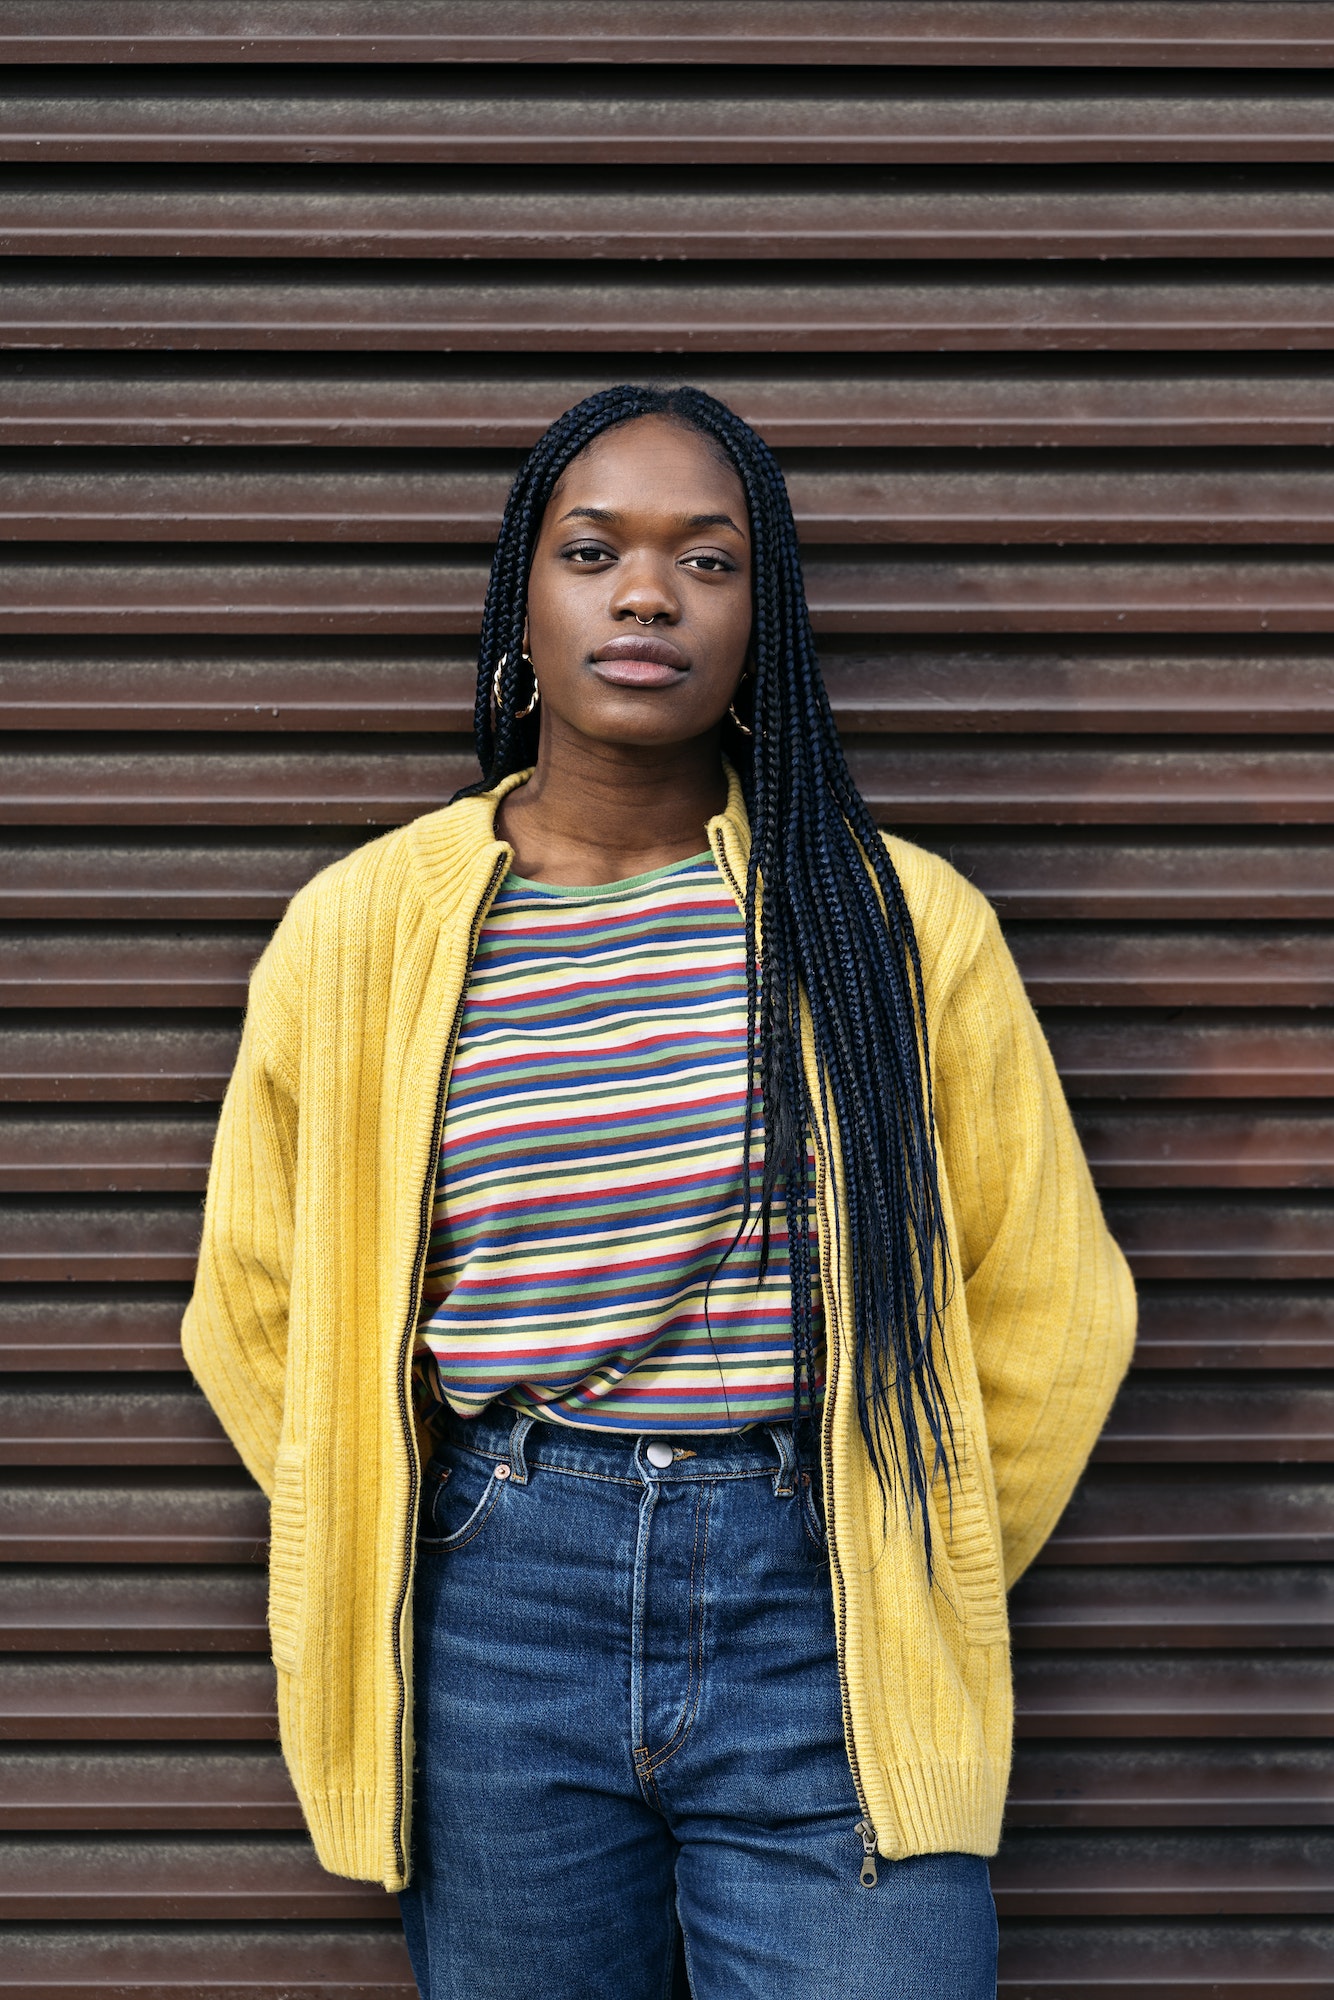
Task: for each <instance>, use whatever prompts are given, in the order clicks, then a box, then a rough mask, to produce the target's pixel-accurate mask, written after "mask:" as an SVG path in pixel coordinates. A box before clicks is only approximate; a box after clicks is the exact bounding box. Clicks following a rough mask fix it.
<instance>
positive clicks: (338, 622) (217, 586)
mask: <svg viewBox="0 0 1334 2000" xmlns="http://www.w3.org/2000/svg"><path fill="white" fill-rule="evenodd" d="M233 547H234V553H233V554H232V556H231V557H229V558H228V559H227V560H225V561H224V560H223V559H222V558H221V556H220V555H218V554H215V553H213V552H211V551H209V550H208V549H207V548H203V549H195V548H192V547H191V545H190V544H188V543H184V544H181V545H180V546H179V547H178V548H177V549H175V550H156V551H154V553H153V554H152V555H147V554H144V555H140V554H139V553H138V552H137V551H134V550H132V549H131V548H119V549H117V548H115V547H114V546H113V547H112V548H110V549H108V550H107V551H105V552H104V551H103V550H102V549H101V548H100V547H97V548H94V549H90V548H89V547H88V546H87V545H85V544H81V543H77V542H75V543H64V544H60V543H52V544H47V545H45V547H43V548H42V549H40V550H30V549H28V548H26V547H23V546H22V545H14V544H11V545H10V548H9V550H8V551H7V553H6V557H5V560H4V561H3V562H0V592H3V598H2V599H0V636H3V637H10V636H18V635H28V634H32V635H55V634H61V633H65V634H73V633H85V632H86V633H101V632H104V631H106V632H110V633H116V634H119V633H140V632H153V633H161V634H171V635H173V636H174V635H177V634H181V633H190V634H192V633H212V634H217V635H218V636H220V637H228V638H232V637H236V636H240V635H242V634H248V633H256V634H272V635H274V636H280V635H287V634H296V635H299V634H310V635H312V636H315V635H319V636H330V637H343V636H348V637H355V636H370V635H372V634H377V633H383V634H385V635H389V636H394V637H410V636H416V635H421V634H426V633H440V632H444V633H458V634H462V633H469V634H471V633H472V632H473V631H475V629H476V626H477V622H478V619H479V617H480V613H481V604H482V598H483V595H484V593H485V588H486V575H487V570H486V564H485V563H484V562H483V561H482V560H481V559H480V557H476V558H474V557H473V556H472V555H471V553H467V554H464V553H459V552H454V551H446V552H445V553H443V554H434V553H433V554H430V555H428V554H426V553H425V552H424V551H418V550H416V549H414V548H412V547H411V546H409V545H405V546H404V547H403V548H402V549H401V550H390V549H377V548H374V547H371V548H369V549H368V548H366V547H365V546H364V545H350V546H348V547H346V548H339V549H336V550H335V549H331V548H328V547H322V546H320V545H319V544H309V545H304V546H298V547H295V548H289V547H287V546H285V545H283V544H281V543H271V544H268V545H260V546H258V547H256V545H255V544H253V543H238V544H235V545H233ZM805 571H806V584H807V592H808V597H809V603H810V610H811V618H812V622H813V625H814V627H815V630H816V631H817V632H820V633H831V634H837V633H848V634H852V633H872V634H876V635H879V634H883V633H886V632H921V633H935V632H955V633H960V634H985V635H987V636H994V635H1003V634H1009V633H1023V632H1033V633H1039V632H1075V633H1083V632H1088V633H1104V632H1105V633H1121V632H1127V633H1129V632H1161V633H1164V634H1167V633H1173V634H1175V633H1190V634H1192V635H1195V636H1199V635H1202V634H1214V633H1218V634H1224V633H1261V632H1266V631H1268V632H1275V633H1279V632H1282V633H1289V632H1291V633H1302V632H1323V631H1330V630H1334V556H1331V555H1330V554H1329V553H1328V552H1327V551H1326V550H1324V549H1321V548H1302V549H1300V550H1298V549H1293V550H1292V551H1291V552H1290V553H1286V552H1276V551H1258V552H1257V551H1250V550H1236V551H1231V552H1226V553H1225V552H1222V551H1219V550H1210V551H1207V552H1196V551H1194V550H1187V549H1177V550H1173V549H1168V548H1163V549H1155V550H1154V551H1153V552H1152V553H1144V554H1140V553H1138V552H1134V553H1132V552H1130V551H1122V550H1115V551H1111V552H1106V553H1104V552H1101V551H1097V550H1093V549H1085V548H1075V549H1068V550H1067V549H1061V550H1058V549H1048V550H1043V551H1041V552H1033V553H1029V552H1028V551H1027V550H1022V549H1015V550H1007V549H1004V548H991V549H988V550H986V551H983V550H981V549H978V550H972V549H970V550H969V551H968V552H967V553H965V554H960V552H959V551H958V550H957V549H954V550H951V549H949V548H941V547H938V546H936V545H933V544H928V545H924V546H921V547H919V548H914V549H912V550H910V551H905V552H904V553H902V554H899V553H897V552H892V551H882V550H868V549H853V548H849V547H847V546H846V545H843V546H840V547H838V548H837V549H834V550H826V549H824V548H822V547H820V546H819V545H815V546H812V547H811V548H810V549H809V551H808V553H807V556H806V561H805Z"/></svg>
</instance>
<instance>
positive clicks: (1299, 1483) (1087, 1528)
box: [1038, 1464, 1334, 1733]
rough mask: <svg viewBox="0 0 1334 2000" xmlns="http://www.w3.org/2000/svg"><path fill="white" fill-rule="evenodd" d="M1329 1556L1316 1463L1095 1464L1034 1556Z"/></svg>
mask: <svg viewBox="0 0 1334 2000" xmlns="http://www.w3.org/2000/svg"><path fill="white" fill-rule="evenodd" d="M1331 1556H1334V1483H1331V1481H1330V1479H1329V1476H1328V1474H1327V1473H1325V1472H1323V1471H1321V1470H1318V1469H1316V1468H1314V1467H1312V1468H1304V1467H1301V1466H1292V1467H1289V1468H1287V1469H1286V1470H1284V1471H1282V1472H1276V1471H1271V1470H1269V1469H1268V1468H1261V1467H1259V1466H1253V1465H1246V1464H1237V1465H1231V1466H1226V1467H1220V1468H1218V1469H1216V1470H1213V1469H1209V1468H1206V1467H1203V1466H1182V1467H1173V1466H1170V1465H1165V1466H1161V1467H1144V1466H1137V1467H1135V1468H1134V1469H1133V1470H1132V1469H1131V1468H1129V1467H1120V1466H1108V1465H1098V1466H1095V1467H1094V1469H1093V1470H1092V1471H1091V1472H1089V1473H1087V1474H1085V1476H1084V1478H1083V1480H1082V1481H1081V1482H1080V1485H1079V1486H1078V1488H1077V1489H1076V1491H1075V1494H1074V1497H1073V1499H1072V1500H1071V1502H1070V1504H1069V1506H1068V1507H1067V1508H1066V1510H1065V1513H1064V1514H1063V1515H1062V1517H1061V1520H1060V1522H1059V1523H1058V1525H1057V1527H1056V1530H1055V1532H1054V1534H1053V1535H1052V1538H1051V1540H1050V1541H1049V1542H1048V1543H1047V1544H1046V1546H1045V1547H1044V1549H1043V1550H1042V1553H1041V1554H1040V1555H1039V1557H1038V1562H1039V1563H1040V1564H1041V1565H1042V1566H1043V1567H1044V1568H1046V1567H1048V1566H1052V1565H1055V1566H1057V1567H1068V1566H1069V1565H1071V1564H1077V1563H1089V1564H1103V1563H1113V1564H1116V1565H1121V1564H1125V1563H1263V1562H1280V1563H1283V1562H1289V1563H1291V1562H1327V1561H1329V1559H1330V1558H1331ZM1280 1733H1281V1732H1280Z"/></svg>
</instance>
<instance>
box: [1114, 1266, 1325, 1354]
mask: <svg viewBox="0 0 1334 2000" xmlns="http://www.w3.org/2000/svg"><path fill="white" fill-rule="evenodd" d="M1139 1307H1140V1324H1139V1337H1138V1340H1137V1342H1136V1346H1135V1364H1136V1366H1137V1367H1138V1368H1141V1369H1145V1368H1176V1369H1193V1368H1198V1369H1208V1368H1228V1369H1235V1368H1246V1369H1251V1368H1282V1369H1287V1368H1329V1367H1331V1366H1334V1290H1330V1289H1329V1288H1321V1287H1319V1286H1310V1287H1304V1286H1301V1285H1282V1286H1276V1285H1266V1284H1260V1283H1251V1284H1243V1285H1237V1286H1229V1285H1207V1284H1206V1285H1178V1284H1158V1283H1153V1282H1147V1283H1144V1284H1142V1285H1141V1287H1140V1295H1139Z"/></svg>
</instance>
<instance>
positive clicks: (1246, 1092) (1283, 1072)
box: [14, 995, 1334, 1098]
mask: <svg viewBox="0 0 1334 2000" xmlns="http://www.w3.org/2000/svg"><path fill="white" fill-rule="evenodd" d="M1274 997H1275V998H1276V999H1277V998H1278V997H1279V996H1278V995H1275V996H1274ZM1043 1026H1044V1028H1045V1029H1046V1033H1047V1040H1048V1042H1049V1044H1050V1046H1051V1051H1052V1054H1053V1056H1054V1057H1055V1059H1056V1067H1057V1068H1058V1070H1059V1071H1060V1073H1061V1078H1062V1081H1063V1082H1064V1084H1065V1088H1066V1090H1067V1091H1068V1092H1069V1093H1070V1094H1071V1095H1072V1096H1076V1097H1083V1098H1092V1097H1122V1098H1124V1097H1167V1098H1195V1097H1233V1098H1235V1097H1269V1098H1285V1097H1317V1098H1318V1097H1328V1096H1331V1095H1334V1016H1331V1017H1330V1018H1328V1019H1327V1018H1326V1017H1325V1016H1323V1015H1319V1014H1317V1015H1314V1016H1312V1015H1309V1014H1307V1015H1303V1014H1299V1013H1287V1012H1279V1011H1278V1010H1277V1009H1275V1010H1274V1011H1272V1012H1269V1011H1266V1012H1265V1013H1263V1014H1260V1015H1258V1016H1257V1015H1254V1014H1236V1013H1223V1012H1218V1013H1214V1012H1212V1011H1211V1012H1209V1013H1195V1012H1190V1013H1186V1012H1174V1013H1173V1014H1172V1015H1171V1016H1169V1017H1163V1016H1161V1015H1153V1014H1141V1013H1128V1012H1121V1011H1119V1010H1115V1009H1113V1008H1110V1007H1098V1008H1097V1009H1096V1010H1093V1011H1090V1010H1089V1009H1088V1008H1083V1009H1080V1010H1078V1011H1076V1010H1075V1009H1073V1008H1061V1009H1056V1008H1049V1009H1048V1010H1047V1011H1046V1013H1045V1014H1044V1016H1043ZM15 1041H16V1049H17V1052H18V1054H17V1061H16V1063H15V1065H14V1066H15V1068H19V1067H20V1066H24V1067H26V1065H25V1064H24V1057H23V1036H22V1035H19V1036H17V1037H16V1038H15ZM168 1046H170V1045H168ZM39 1060H40V1059H39ZM75 1060H76V1063H77V1057H76V1059H75Z"/></svg>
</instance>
